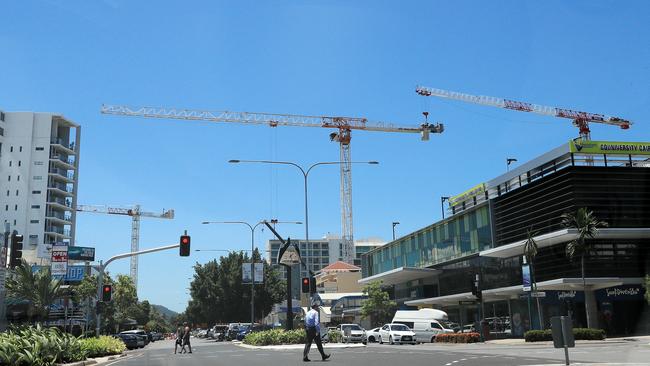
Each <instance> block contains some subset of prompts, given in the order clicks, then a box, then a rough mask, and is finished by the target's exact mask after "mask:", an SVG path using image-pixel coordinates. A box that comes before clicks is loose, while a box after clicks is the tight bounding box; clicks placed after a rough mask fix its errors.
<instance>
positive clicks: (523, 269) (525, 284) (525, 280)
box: [521, 264, 532, 291]
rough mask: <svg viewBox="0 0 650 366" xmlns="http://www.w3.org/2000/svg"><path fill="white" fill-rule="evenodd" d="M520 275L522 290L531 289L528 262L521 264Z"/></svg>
mask: <svg viewBox="0 0 650 366" xmlns="http://www.w3.org/2000/svg"><path fill="white" fill-rule="evenodd" d="M521 276H522V277H523V287H524V291H530V290H531V289H532V285H531V280H530V266H529V265H528V264H524V265H523V266H521Z"/></svg>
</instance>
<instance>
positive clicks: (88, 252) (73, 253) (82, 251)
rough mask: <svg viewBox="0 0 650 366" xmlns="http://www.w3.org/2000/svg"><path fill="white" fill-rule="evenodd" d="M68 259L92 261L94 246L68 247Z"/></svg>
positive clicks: (93, 258)
mask: <svg viewBox="0 0 650 366" xmlns="http://www.w3.org/2000/svg"><path fill="white" fill-rule="evenodd" d="M68 260H71V261H89V262H92V261H94V260H95V248H89V247H68Z"/></svg>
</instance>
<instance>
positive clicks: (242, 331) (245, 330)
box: [237, 325, 264, 341]
mask: <svg viewBox="0 0 650 366" xmlns="http://www.w3.org/2000/svg"><path fill="white" fill-rule="evenodd" d="M262 330H264V327H263V326H261V325H254V326H253V327H251V326H250V325H242V326H241V327H239V333H237V340H238V341H243V340H244V338H246V336H247V335H248V334H250V333H254V332H260V331H262Z"/></svg>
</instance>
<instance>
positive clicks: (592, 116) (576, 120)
mask: <svg viewBox="0 0 650 366" xmlns="http://www.w3.org/2000/svg"><path fill="white" fill-rule="evenodd" d="M415 92H416V93H418V94H419V95H422V96H425V97H432V96H433V97H438V98H446V99H452V100H459V101H462V102H467V103H474V104H481V105H486V106H491V107H497V108H504V109H511V110H516V111H521V112H531V113H536V114H541V115H546V116H553V117H560V118H569V119H572V120H573V124H574V125H575V126H576V127H578V129H579V130H580V136H581V137H582V138H583V139H584V140H591V136H590V132H591V131H590V130H589V123H590V122H594V123H602V124H608V125H613V126H619V127H620V128H621V129H624V130H627V129H628V128H630V126H631V125H632V122H630V121H628V120H626V119H623V118H620V117H613V116H606V115H603V114H598V113H590V112H582V111H576V110H572V109H566V108H558V107H549V106H544V105H539V104H533V103H528V102H521V101H517V100H511V99H504V98H497V97H489V96H483V95H472V94H465V93H459V92H455V91H449V90H444V89H437V88H429V87H426V86H418V87H416V88H415Z"/></svg>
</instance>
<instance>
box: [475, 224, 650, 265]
mask: <svg viewBox="0 0 650 366" xmlns="http://www.w3.org/2000/svg"><path fill="white" fill-rule="evenodd" d="M577 237H578V230H577V229H568V228H567V229H562V230H558V231H554V232H552V233H547V234H542V235H538V236H535V237H533V238H534V239H535V241H536V242H537V247H538V248H545V247H550V246H552V245H555V244H560V243H566V242H569V241H571V240H574V239H576V238H577ZM594 238H595V239H641V238H643V239H646V238H650V228H603V229H598V232H597V233H596V235H595V237H594ZM525 243H526V240H520V241H517V242H514V243H510V244H506V245H502V246H499V247H496V248H492V249H488V250H484V251H482V252H480V253H479V255H480V256H481V257H494V258H510V257H514V256H517V255H523V253H524V244H525Z"/></svg>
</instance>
